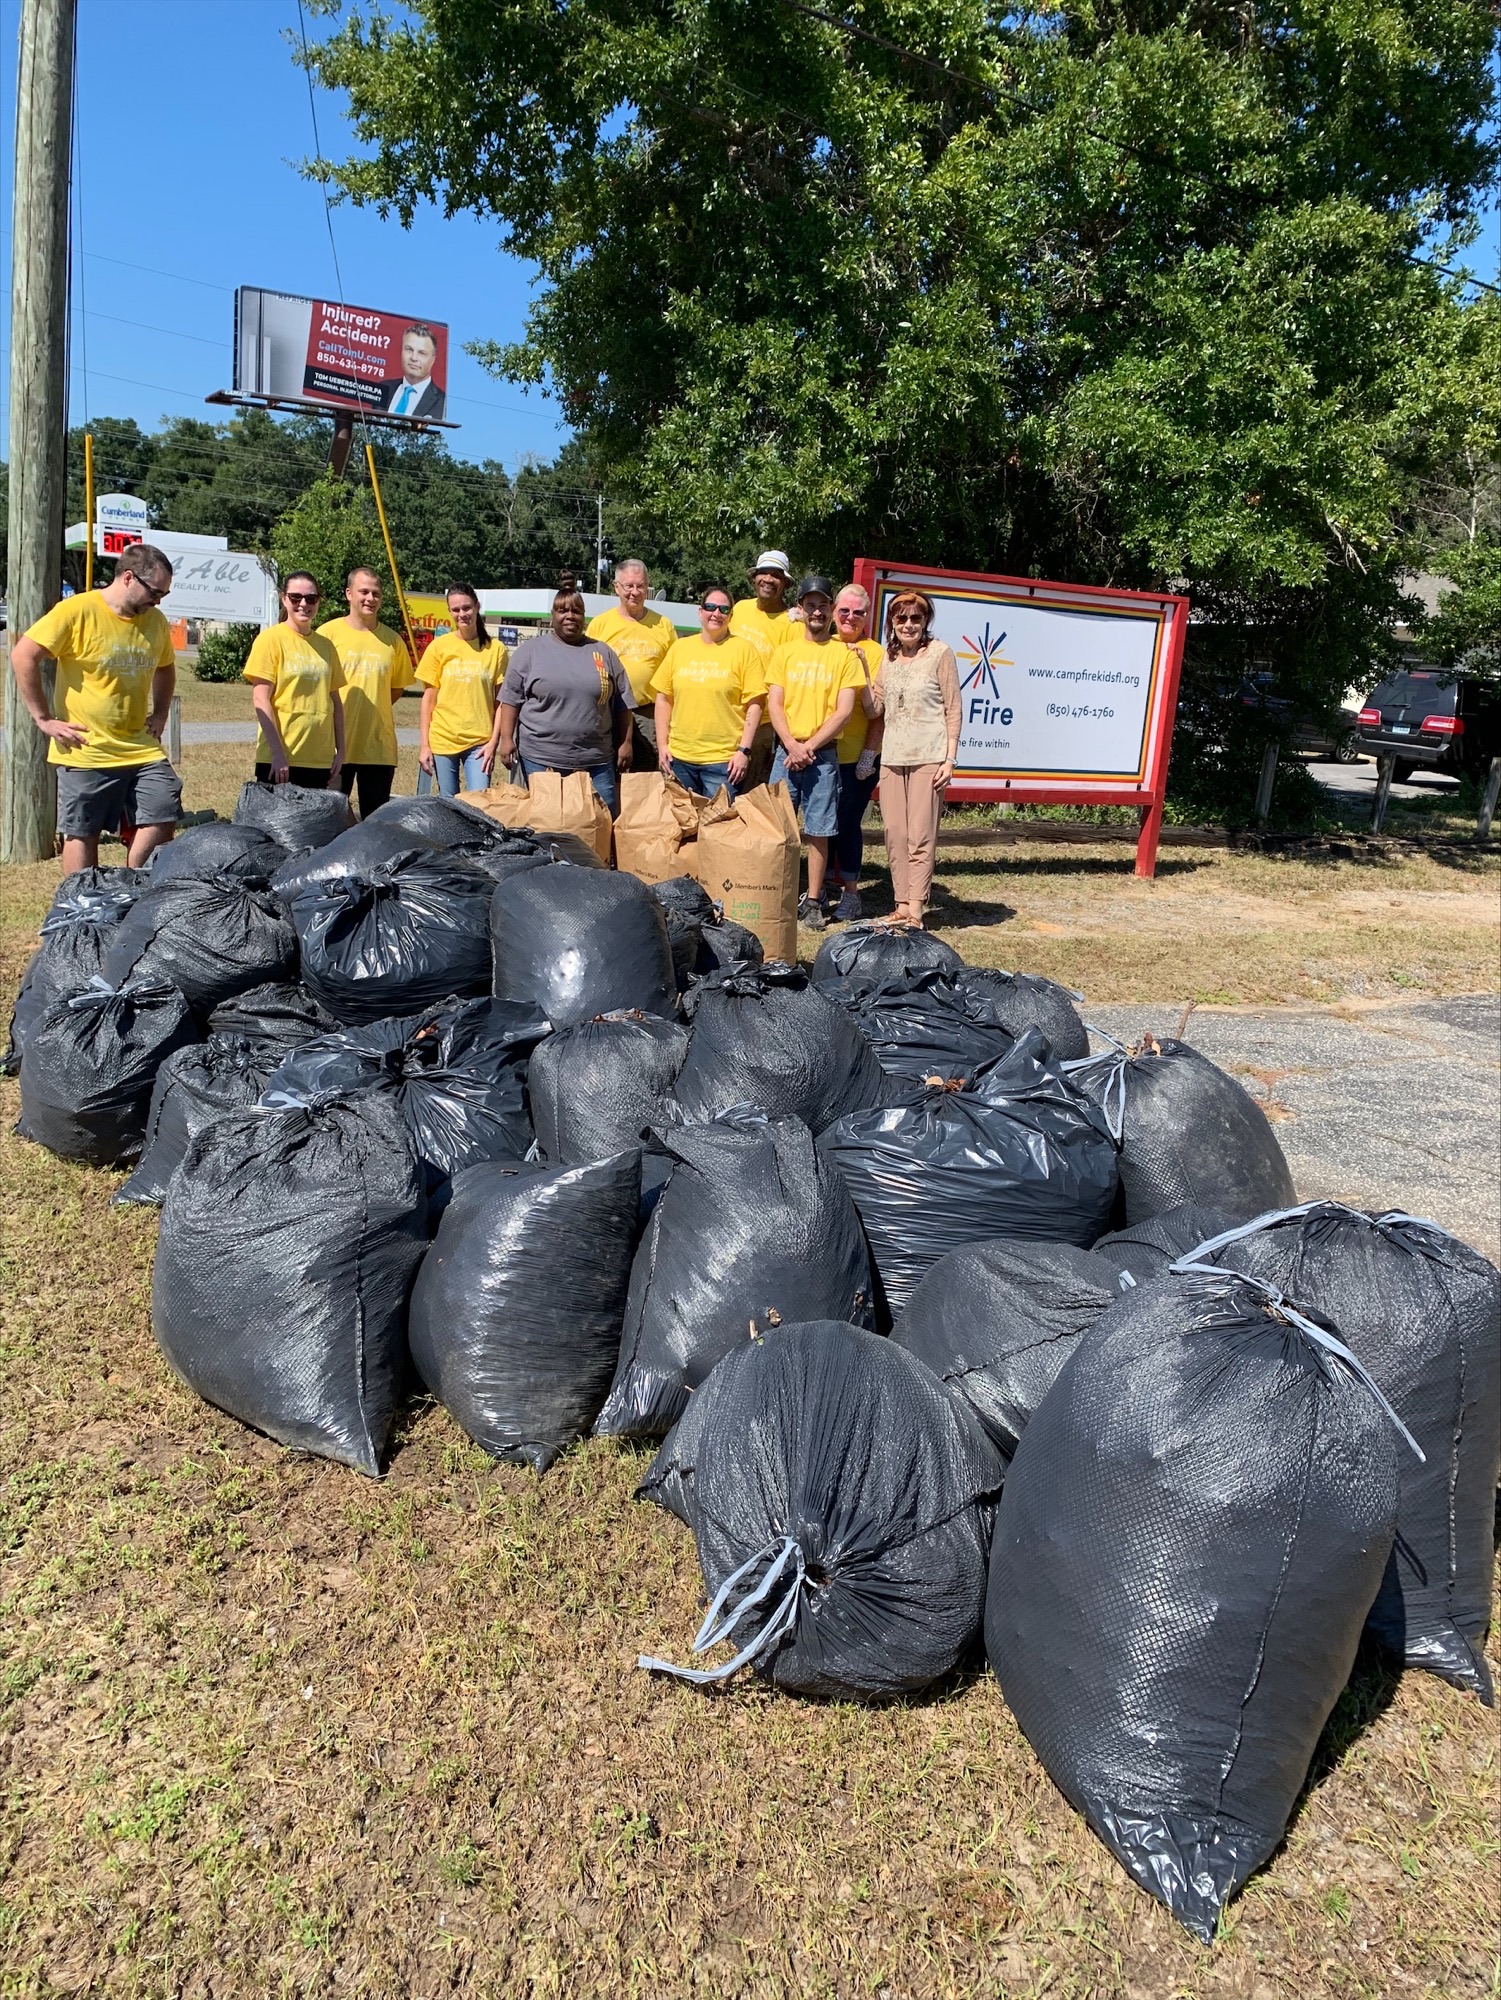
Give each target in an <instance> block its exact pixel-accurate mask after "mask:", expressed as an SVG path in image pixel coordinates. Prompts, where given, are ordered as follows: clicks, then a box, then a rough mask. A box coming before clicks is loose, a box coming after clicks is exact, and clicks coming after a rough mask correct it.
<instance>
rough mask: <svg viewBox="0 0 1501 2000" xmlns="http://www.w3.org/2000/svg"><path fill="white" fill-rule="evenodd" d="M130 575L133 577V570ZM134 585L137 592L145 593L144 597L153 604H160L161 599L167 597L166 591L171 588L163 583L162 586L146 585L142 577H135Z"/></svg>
mask: <svg viewBox="0 0 1501 2000" xmlns="http://www.w3.org/2000/svg"><path fill="white" fill-rule="evenodd" d="M131 575H132V576H135V571H134V570H132V571H131ZM135 585H136V589H137V590H144V591H145V593H146V595H147V596H148V597H149V598H150V599H151V602H152V603H153V604H160V603H161V601H162V599H163V598H164V597H165V596H166V595H167V593H168V591H169V590H170V589H171V588H172V586H171V584H170V583H163V584H155V583H147V582H146V581H145V579H144V578H143V577H139V576H136V577H135Z"/></svg>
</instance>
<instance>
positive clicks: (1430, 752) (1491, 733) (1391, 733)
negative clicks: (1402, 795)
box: [1359, 667, 1501, 784]
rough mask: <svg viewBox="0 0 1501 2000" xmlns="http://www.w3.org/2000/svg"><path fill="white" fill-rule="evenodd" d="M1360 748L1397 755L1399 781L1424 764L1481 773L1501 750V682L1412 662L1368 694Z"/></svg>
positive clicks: (1452, 772) (1456, 772)
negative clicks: (1414, 665)
mask: <svg viewBox="0 0 1501 2000" xmlns="http://www.w3.org/2000/svg"><path fill="white" fill-rule="evenodd" d="M1359 727H1360V743H1361V748H1362V749H1363V750H1364V751H1365V752H1366V754H1367V755H1368V756H1371V757H1393V758H1395V759H1396V764H1395V767H1394V770H1393V773H1392V775H1393V777H1394V778H1395V779H1396V780H1397V782H1398V783H1399V784H1400V783H1401V782H1402V781H1403V780H1404V779H1406V778H1410V777H1411V776H1412V774H1413V772H1414V771H1415V770H1417V769H1418V768H1419V767H1420V766H1421V767H1422V768H1424V769H1426V770H1430V771H1444V772H1447V773H1448V774H1449V776H1450V777H1455V778H1457V777H1461V776H1463V775H1464V774H1466V773H1469V774H1470V775H1471V776H1474V777H1478V776H1480V775H1481V774H1482V773H1483V772H1484V771H1486V770H1488V769H1489V767H1490V761H1491V759H1492V757H1496V756H1501V687H1497V686H1496V684H1495V683H1494V682H1492V681H1484V680H1476V679H1473V678H1472V677H1470V676H1468V675H1465V674H1460V675H1458V676H1455V675H1453V674H1444V673H1442V672H1441V671H1440V669H1439V668H1437V667H1413V668H1411V669H1410V670H1409V671H1407V672H1404V673H1399V674H1393V675H1392V676H1391V678H1390V679H1389V680H1384V681H1383V682H1382V683H1381V685H1380V687H1378V688H1374V689H1373V690H1372V691H1371V693H1370V694H1369V695H1367V696H1366V700H1365V705H1364V707H1363V708H1362V709H1361V711H1360V724H1359Z"/></svg>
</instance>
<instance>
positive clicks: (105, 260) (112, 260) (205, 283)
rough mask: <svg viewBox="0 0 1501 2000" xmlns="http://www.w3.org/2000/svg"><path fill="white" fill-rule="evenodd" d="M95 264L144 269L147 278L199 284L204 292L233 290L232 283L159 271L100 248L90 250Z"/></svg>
mask: <svg viewBox="0 0 1501 2000" xmlns="http://www.w3.org/2000/svg"><path fill="white" fill-rule="evenodd" d="M88 254H89V256H90V257H91V258H92V259H93V260H94V262H95V263H96V264H118V265H119V266H120V268H121V270H122V271H144V272H145V274H146V276H147V277H148V278H171V279H172V280H173V281H174V283H176V284H179V285H199V286H201V287H202V289H203V290H204V291H206V292H233V291H234V286H233V285H217V284H214V283H213V282H212V281H211V280H210V279H208V278H190V277H189V276H188V275H187V273H186V272H185V271H159V270H157V268H156V267H155V265H153V264H136V263H133V262H132V261H131V259H130V258H129V257H106V256H105V254H104V252H103V251H102V250H90V251H89V253H88Z"/></svg>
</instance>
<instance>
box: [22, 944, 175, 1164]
mask: <svg viewBox="0 0 1501 2000" xmlns="http://www.w3.org/2000/svg"><path fill="white" fill-rule="evenodd" d="M198 1038H199V1037H198V1030H197V1028H196V1026H195V1025H194V1022H193V1014H192V1010H191V1008H190V1007H189V1006H188V1003H187V1001H186V1000H185V999H184V998H183V996H182V995H181V993H179V992H178V990H177V988H176V987H175V986H168V985H166V984H165V983H163V982H161V981H152V982H150V983H147V982H139V983H138V982H135V981H132V982H131V983H130V984H129V985H127V986H124V987H121V988H116V987H113V986H111V985H110V984H109V983H108V981H107V980H104V979H100V978H97V977H96V978H94V979H92V980H90V982H89V984H88V985H87V986H86V987H84V988H83V990H82V991H81V992H78V993H70V994H64V995H62V996H60V997H59V998H58V999H56V1000H54V1001H53V1002H52V1004H51V1006H49V1007H48V1008H47V1009H46V1011H45V1012H44V1013H43V1014H42V1016H41V1018H40V1019H39V1020H38V1021H37V1022H36V1024H35V1025H34V1027H33V1028H32V1030H31V1032H30V1034H29V1035H28V1037H27V1041H26V1057H25V1060H24V1061H23V1062H22V1064H21V1116H20V1120H19V1122H18V1123H17V1125H16V1130H17V1132H18V1133H19V1134H20V1135H21V1137H22V1138H23V1139H35V1141H36V1142H37V1144H38V1145H39V1146H45V1147H46V1148H47V1149H48V1151H49V1152H53V1153H56V1154H57V1155H58V1156H59V1158H61V1159H64V1160H83V1161H85V1162H86V1163H87V1164H88V1165H89V1166H91V1167H120V1166H128V1165H129V1164H130V1162H131V1161H133V1160H135V1159H137V1158H138V1157H139V1155H140V1151H141V1144H142V1141H143V1140H144V1139H145V1136H146V1119H147V1116H148V1114H149V1112H150V1110H151V1089H152V1085H153V1084H154V1083H155V1082H156V1073H157V1070H158V1069H159V1068H160V1067H161V1065H162V1064H163V1063H164V1062H165V1061H166V1059H167V1057H168V1056H169V1055H171V1053H172V1051H173V1050H174V1049H180V1048H184V1047H186V1046H187V1044H188V1043H189V1042H196V1041H197V1040H198Z"/></svg>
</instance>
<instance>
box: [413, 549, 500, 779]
mask: <svg viewBox="0 0 1501 2000" xmlns="http://www.w3.org/2000/svg"><path fill="white" fill-rule="evenodd" d="M443 594H444V597H445V598H446V599H447V602H448V615H449V617H450V618H451V619H452V620H453V629H452V630H451V631H448V632H440V633H439V634H438V636H437V638H436V639H434V640H433V641H432V643H431V645H429V647H428V648H427V651H426V652H425V653H424V654H423V655H422V658H421V660H420V661H419V662H418V665H417V678H418V680H419V681H421V682H422V683H423V688H422V713H421V715H420V717H419V718H418V727H419V732H420V738H421V742H420V747H419V749H418V752H417V764H418V771H417V796H418V798H425V797H426V796H427V795H428V794H429V793H431V791H432V789H433V785H434V783H435V782H436V784H437V788H438V790H439V792H440V793H441V794H442V796H443V797H444V798H445V799H451V798H455V797H457V795H458V794H459V793H460V792H482V791H484V790H485V789H486V788H487V786H488V785H489V783H490V773H491V771H492V770H493V769H494V768H495V750H496V746H497V744H498V743H499V741H500V706H499V703H500V684H501V682H502V680H503V679H504V678H505V672H506V668H507V667H508V666H509V664H510V659H511V655H510V653H509V651H508V650H507V648H506V647H504V646H503V645H502V644H501V643H500V641H499V639H492V638H491V637H490V633H489V629H488V627H487V626H486V624H485V621H484V618H483V617H482V616H481V614H480V608H479V598H478V597H477V596H476V594H475V592H474V591H473V590H472V589H471V588H470V586H469V585H468V584H467V583H451V584H450V585H449V586H448V589H447V590H446V591H445V592H444V593H443Z"/></svg>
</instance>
